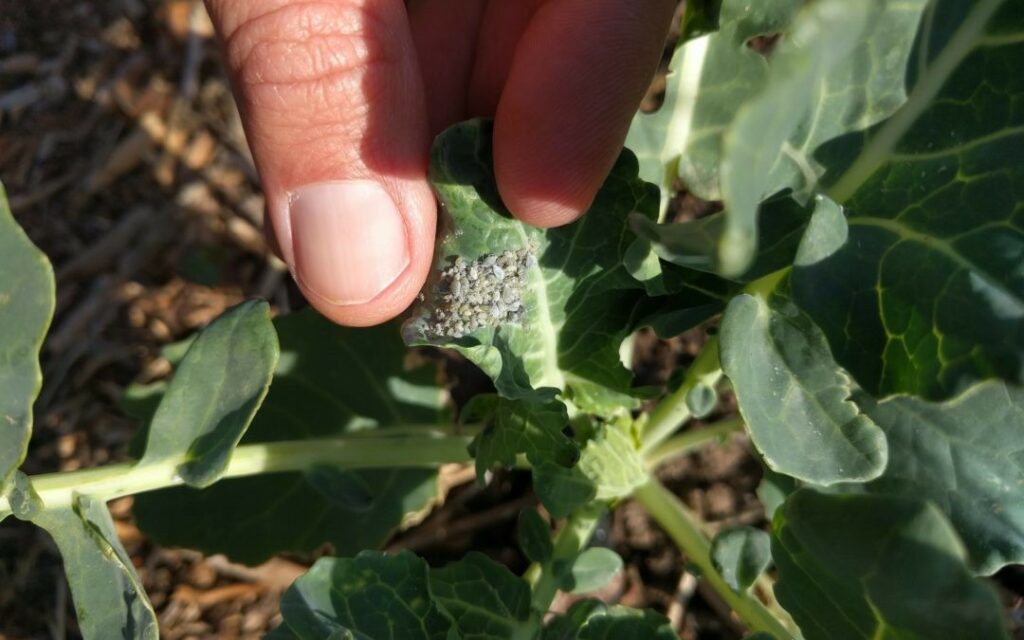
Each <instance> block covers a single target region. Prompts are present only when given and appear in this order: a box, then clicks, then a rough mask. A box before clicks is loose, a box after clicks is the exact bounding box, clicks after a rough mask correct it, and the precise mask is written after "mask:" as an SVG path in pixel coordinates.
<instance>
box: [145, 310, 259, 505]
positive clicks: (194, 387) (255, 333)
mask: <svg viewBox="0 0 1024 640" xmlns="http://www.w3.org/2000/svg"><path fill="white" fill-rule="evenodd" d="M278 354H279V349H278V344H277V334H276V333H275V332H274V327H273V324H272V323H271V321H270V307H269V306H268V305H267V303H266V302H262V301H251V302H245V303H242V304H240V305H238V306H237V307H235V308H233V309H229V310H228V311H226V312H225V313H224V314H223V315H221V316H220V317H218V318H217V319H216V320H214V321H213V322H212V323H211V324H210V326H208V327H207V328H206V329H204V330H203V331H201V332H200V333H199V336H198V337H197V338H196V339H195V340H194V341H193V342H192V343H191V346H190V347H189V349H188V352H187V353H186V354H185V357H184V358H183V359H182V361H181V363H180V364H179V365H178V367H177V369H176V371H175V373H174V378H173V379H172V380H171V382H170V384H169V385H168V386H167V390H166V391H165V392H164V394H163V398H162V399H161V400H160V404H159V406H158V407H157V409H156V413H155V414H154V415H153V420H152V421H151V422H150V425H149V430H148V440H147V442H146V449H145V453H144V454H143V456H142V459H141V460H140V461H139V464H140V465H147V464H158V463H160V462H162V461H165V460H175V459H182V457H183V456H184V460H183V462H181V463H180V464H178V466H177V473H178V475H180V476H181V477H182V478H183V479H184V480H185V482H186V483H187V484H189V485H191V486H195V487H205V486H208V485H210V484H212V483H214V482H216V481H217V479H218V478H220V476H221V474H222V473H223V472H224V469H225V468H226V467H227V464H228V459H229V458H230V457H231V452H232V451H234V448H235V445H237V444H238V441H239V440H240V439H241V438H242V435H243V434H244V433H245V430H246V429H247V428H248V427H249V424H250V423H251V422H252V419H253V417H254V416H255V415H256V410H257V409H259V406H260V403H262V402H263V399H264V398H265V397H266V395H267V389H268V388H269V387H270V379H271V376H272V374H273V372H274V368H275V366H276V365H277V359H278Z"/></svg>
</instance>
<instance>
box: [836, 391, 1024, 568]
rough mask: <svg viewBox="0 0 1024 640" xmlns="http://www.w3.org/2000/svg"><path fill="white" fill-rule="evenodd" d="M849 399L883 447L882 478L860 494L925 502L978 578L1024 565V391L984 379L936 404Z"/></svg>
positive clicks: (864, 397)
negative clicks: (875, 428) (955, 537)
mask: <svg viewBox="0 0 1024 640" xmlns="http://www.w3.org/2000/svg"><path fill="white" fill-rule="evenodd" d="M855 400H856V401H857V403H858V404H859V405H860V406H861V407H862V408H863V409H864V411H865V413H867V414H868V415H869V416H871V417H872V418H873V419H874V421H875V422H876V423H877V424H878V425H879V426H880V427H881V428H882V430H883V431H885V435H886V438H887V439H888V441H889V464H888V466H887V467H886V469H885V473H883V474H882V476H881V477H879V478H877V479H876V480H874V481H872V482H869V483H868V484H867V485H866V486H865V487H864V488H865V490H867V491H868V492H871V493H880V494H891V495H900V496H906V497H908V498H911V497H913V498H922V499H927V500H930V501H932V502H933V503H934V504H935V505H937V506H938V507H939V508H940V509H941V510H942V511H943V512H944V513H945V514H946V517H947V518H949V520H950V522H951V524H952V525H953V527H954V528H955V529H956V530H957V533H958V534H959V535H960V538H961V539H962V540H963V542H964V545H965V546H966V548H967V553H968V561H969V564H970V566H971V568H972V569H973V570H975V571H977V572H980V573H983V574H991V573H995V572H996V571H997V570H998V569H1000V568H1001V567H1003V566H1005V565H1007V564H1015V563H1022V562H1024V502H1022V501H1021V499H1020V495H1021V488H1022V487H1024V438H1022V437H1021V433H1022V427H1024V390H1022V389H1020V388H1019V387H1011V386H1008V385H1006V384H1002V383H999V382H995V381H990V382H987V383H983V384H980V385H978V386H975V387H972V388H971V389H969V390H967V391H966V392H964V393H963V394H961V395H959V396H957V397H956V398H953V399H951V400H949V401H947V402H942V403H931V402H926V401H923V400H921V399H919V398H914V397H908V396H894V397H891V398H888V399H886V400H884V401H882V402H876V401H875V400H874V399H872V398H871V397H870V396H868V394H866V393H863V392H861V393H859V394H857V396H855Z"/></svg>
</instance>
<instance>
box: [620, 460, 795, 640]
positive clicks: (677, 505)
mask: <svg viewBox="0 0 1024 640" xmlns="http://www.w3.org/2000/svg"><path fill="white" fill-rule="evenodd" d="M633 498H634V499H635V500H636V501H637V502H639V503H640V504H641V505H643V507H644V508H645V509H646V510H647V512H648V513H650V514H651V517H653V518H654V519H655V520H656V521H657V522H658V524H660V525H661V527H662V528H663V529H665V532H666V533H668V535H669V537H671V538H672V540H673V541H674V542H675V543H676V545H678V547H679V549H680V551H682V552H683V554H684V555H685V556H686V558H687V559H688V560H689V561H690V562H691V563H692V564H693V565H694V566H696V568H697V569H699V570H700V578H701V579H702V580H707V582H708V583H709V584H710V585H711V587H712V588H713V589H714V590H715V592H717V593H718V595H720V596H722V599H723V600H725V601H726V602H727V603H728V604H729V606H730V607H732V609H733V611H735V612H736V614H737V615H738V616H739V617H740V619H741V620H743V622H744V623H745V624H746V625H747V626H748V627H750V630H751V631H752V632H757V631H761V632H764V633H768V634H771V636H772V637H774V638H776V640H789V639H790V638H792V637H793V634H792V633H791V632H790V631H789V630H787V629H786V628H785V626H783V624H782V623H781V622H780V621H779V620H778V619H777V618H776V617H775V616H774V615H772V613H771V612H770V611H769V610H768V608H767V607H765V605H764V604H762V603H761V602H760V601H759V600H757V599H756V598H754V597H753V596H751V595H750V594H748V593H746V592H743V593H741V592H738V591H734V590H733V589H732V588H731V587H729V585H728V584H726V582H725V579H724V578H723V577H722V574H721V573H719V572H718V570H717V569H716V568H715V566H714V564H713V563H712V561H711V545H710V543H709V542H708V539H707V538H706V537H705V536H704V534H703V533H702V532H701V529H700V526H699V525H698V524H697V523H696V522H695V518H694V516H693V515H692V514H691V513H690V511H689V509H687V508H686V506H685V505H684V504H683V503H682V502H680V500H679V498H677V497H676V496H675V495H674V494H672V493H671V492H670V491H669V490H668V489H666V488H665V487H664V485H662V484H661V483H660V482H658V480H657V479H655V478H653V477H652V478H651V480H650V481H649V482H648V483H647V484H645V485H643V486H642V487H640V488H638V489H637V490H636V491H635V492H634V493H633Z"/></svg>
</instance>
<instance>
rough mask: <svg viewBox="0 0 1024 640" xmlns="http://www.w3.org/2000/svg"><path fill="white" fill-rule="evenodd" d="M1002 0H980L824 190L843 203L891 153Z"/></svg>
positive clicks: (980, 34)
mask: <svg viewBox="0 0 1024 640" xmlns="http://www.w3.org/2000/svg"><path fill="white" fill-rule="evenodd" d="M1003 1H1004V0H980V1H979V2H978V3H977V4H975V6H974V7H973V8H972V9H971V12H970V14H969V15H968V16H967V18H966V19H965V20H964V21H963V23H962V24H961V25H960V27H959V28H958V29H957V30H956V32H955V33H954V34H953V37H952V38H950V39H949V42H948V43H947V45H946V48H945V49H943V50H942V53H940V54H939V55H938V56H936V58H935V59H934V60H933V62H932V64H931V65H930V66H929V67H928V68H927V70H926V72H925V73H924V75H922V76H921V77H920V78H919V80H918V82H917V85H916V86H915V87H914V89H913V90H912V91H911V93H910V96H909V97H908V98H907V101H906V103H905V104H904V105H903V107H902V108H901V109H900V110H899V111H897V112H896V113H895V114H894V115H893V116H892V117H891V118H890V119H889V120H887V121H886V122H885V124H884V125H882V127H881V128H880V129H879V130H878V131H877V133H876V134H875V135H874V136H872V138H871V139H870V141H868V143H867V145H865V147H864V149H863V150H862V151H861V153H860V155H859V156H857V159H856V160H855V161H854V162H853V164H851V165H850V167H849V169H847V170H846V171H845V172H844V173H843V175H842V176H841V177H840V178H839V180H838V181H836V183H835V184H834V185H833V186H832V187H831V188H830V189H828V191H827V194H828V196H829V197H830V198H832V200H834V201H836V202H838V203H840V204H842V203H844V202H846V201H847V200H849V199H850V197H852V196H853V194H854V193H856V192H857V190H858V189H859V188H860V186H861V185H862V184H864V182H865V181H867V179H868V178H870V177H871V176H872V175H874V173H875V171H877V170H878V168H879V167H880V166H881V165H882V164H883V163H885V161H886V160H887V159H888V158H889V157H890V154H891V153H892V150H893V148H894V147H895V146H896V144H897V143H898V142H899V141H900V140H901V139H902V138H903V135H904V134H905V133H907V131H909V130H910V128H911V127H912V126H913V125H914V123H915V122H917V119H918V118H919V117H920V116H921V114H923V113H924V112H925V110H926V109H927V108H928V107H929V106H930V105H931V104H932V101H933V100H934V99H935V97H936V96H937V95H938V94H939V92H940V91H941V90H942V87H943V86H944V85H945V83H946V81H947V80H948V79H949V77H950V76H951V75H952V74H953V73H954V72H955V71H956V70H957V69H958V68H959V67H960V63H961V62H963V60H964V59H965V58H966V57H967V56H968V55H970V54H971V52H973V51H974V49H975V48H976V47H977V46H978V44H979V43H981V41H982V38H983V35H984V31H985V27H986V26H987V25H988V22H989V20H990V19H991V18H992V16H993V15H994V14H995V12H996V11H997V10H998V9H999V7H1000V6H1001V5H1002V3H1003Z"/></svg>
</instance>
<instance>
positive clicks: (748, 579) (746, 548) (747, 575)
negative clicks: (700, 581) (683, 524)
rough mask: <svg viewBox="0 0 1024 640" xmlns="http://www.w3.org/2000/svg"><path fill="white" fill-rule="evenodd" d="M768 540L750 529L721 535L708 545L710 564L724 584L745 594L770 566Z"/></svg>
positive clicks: (721, 533)
mask: <svg viewBox="0 0 1024 640" xmlns="http://www.w3.org/2000/svg"><path fill="white" fill-rule="evenodd" d="M770 545H771V539H770V538H769V536H768V534H767V533H765V532H764V531H762V530H760V529H755V528H753V527H737V528H735V529H726V530H725V531H721V532H719V533H718V535H716V536H715V538H714V540H712V541H711V561H712V562H713V563H714V564H715V568H716V569H718V572H719V573H721V574H722V578H724V579H725V582H726V584H728V585H729V586H730V587H732V588H733V589H734V590H736V591H746V590H747V589H749V588H750V585H752V584H754V581H755V580H757V577H758V576H760V575H761V574H762V573H763V572H764V570H765V569H767V568H768V564H769V563H770V562H771V549H770V548H769V547H770Z"/></svg>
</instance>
